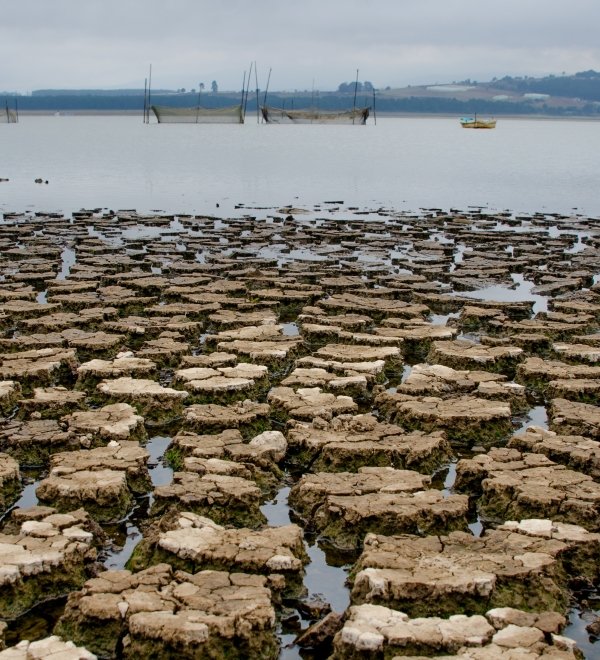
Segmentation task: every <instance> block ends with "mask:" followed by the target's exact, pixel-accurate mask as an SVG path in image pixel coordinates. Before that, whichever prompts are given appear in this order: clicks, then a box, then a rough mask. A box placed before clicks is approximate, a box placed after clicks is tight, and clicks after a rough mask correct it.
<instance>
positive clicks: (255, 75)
mask: <svg viewBox="0 0 600 660" xmlns="http://www.w3.org/2000/svg"><path fill="white" fill-rule="evenodd" d="M254 82H255V83H256V123H257V124H260V114H259V113H260V109H259V107H258V106H259V103H258V67H257V66H256V60H254Z"/></svg>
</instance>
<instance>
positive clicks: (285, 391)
mask: <svg viewBox="0 0 600 660" xmlns="http://www.w3.org/2000/svg"><path fill="white" fill-rule="evenodd" d="M267 401H268V402H269V403H270V404H271V407H272V414H273V415H274V416H277V417H280V418H281V419H282V420H287V418H288V417H293V418H296V419H304V420H309V421H312V420H313V419H314V418H315V417H320V418H322V419H325V420H328V419H331V418H332V417H333V416H334V415H341V414H344V413H353V412H357V411H358V405H357V404H356V403H355V402H354V401H353V400H352V398H350V397H349V396H343V395H338V396H336V395H335V394H329V393H325V392H322V391H321V390H320V389H319V388H318V387H301V388H299V389H297V390H294V389H292V388H291V387H274V388H272V389H271V390H270V391H269V394H268V396H267Z"/></svg>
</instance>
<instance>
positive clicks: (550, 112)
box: [0, 70, 600, 117]
mask: <svg viewBox="0 0 600 660" xmlns="http://www.w3.org/2000/svg"><path fill="white" fill-rule="evenodd" d="M354 85H355V83H347V82H344V83H341V84H340V85H339V87H338V89H337V90H336V91H333V92H311V91H304V92H293V93H292V92H269V95H268V100H267V102H268V103H269V104H270V105H274V106H280V107H281V106H283V107H286V108H296V109H299V108H309V107H311V106H316V107H318V108H321V109H324V110H339V109H347V108H350V107H352V105H353V103H354ZM240 98H241V94H240V92H237V93H235V92H203V93H202V96H201V101H200V103H201V105H204V106H207V107H214V108H218V107H224V106H227V105H232V104H236V103H239V102H240ZM262 99H263V92H260V101H261V103H262ZM373 99H374V97H373V86H372V84H371V83H370V82H367V81H365V82H363V83H359V86H358V94H357V97H356V104H357V105H358V106H364V105H369V106H372V105H373ZM16 100H17V101H18V107H19V110H20V111H25V112H27V111H40V112H77V111H86V112H94V111H100V112H135V111H139V112H140V114H141V112H142V108H143V105H144V90H143V89H115V90H102V89H90V90H84V89H81V90H65V89H40V90H35V91H34V92H32V93H31V95H19V96H17V97H16ZM5 102H8V103H9V105H10V107H12V104H13V103H14V102H15V95H9V94H6V95H4V94H2V93H0V106H2V107H4V105H5ZM152 102H153V103H156V104H157V105H172V106H178V107H186V106H195V105H196V104H197V103H198V94H197V93H196V92H193V91H190V92H184V91H183V90H166V89H156V90H154V89H153V90H152ZM375 105H376V109H377V112H380V113H440V114H459V115H463V114H465V115H466V114H473V113H475V112H477V113H480V114H491V115H511V114H512V115H546V116H587V117H600V73H599V72H597V71H593V70H590V71H582V72H580V73H575V74H573V75H568V76H567V75H551V76H546V77H543V78H531V77H514V78H513V77H510V76H505V77H504V78H500V79H493V80H491V81H489V82H477V81H472V80H463V81H460V82H453V83H450V84H438V83H435V84H430V85H417V86H408V87H402V88H398V89H392V88H391V87H386V88H384V89H377V90H376V96H375ZM255 109H256V96H255V94H254V93H252V94H250V96H249V98H248V102H247V110H248V112H254V111H255Z"/></svg>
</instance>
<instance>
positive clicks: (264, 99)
mask: <svg viewBox="0 0 600 660" xmlns="http://www.w3.org/2000/svg"><path fill="white" fill-rule="evenodd" d="M271 71H272V69H271V68H269V75H268V76H267V86H266V87H265V96H264V98H263V105H267V92H268V91H269V83H270V82H271Z"/></svg>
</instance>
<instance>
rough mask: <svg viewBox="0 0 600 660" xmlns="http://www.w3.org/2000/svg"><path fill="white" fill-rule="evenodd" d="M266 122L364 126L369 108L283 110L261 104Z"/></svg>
mask: <svg viewBox="0 0 600 660" xmlns="http://www.w3.org/2000/svg"><path fill="white" fill-rule="evenodd" d="M260 111H261V113H262V117H263V120H264V121H265V123H266V124H357V125H359V126H364V125H365V124H366V123H367V119H368V117H369V114H370V111H371V109H370V108H368V107H367V108H355V109H353V110H343V111H336V110H285V109H284V108H273V107H271V106H268V105H263V106H262V107H261V109H260Z"/></svg>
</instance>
